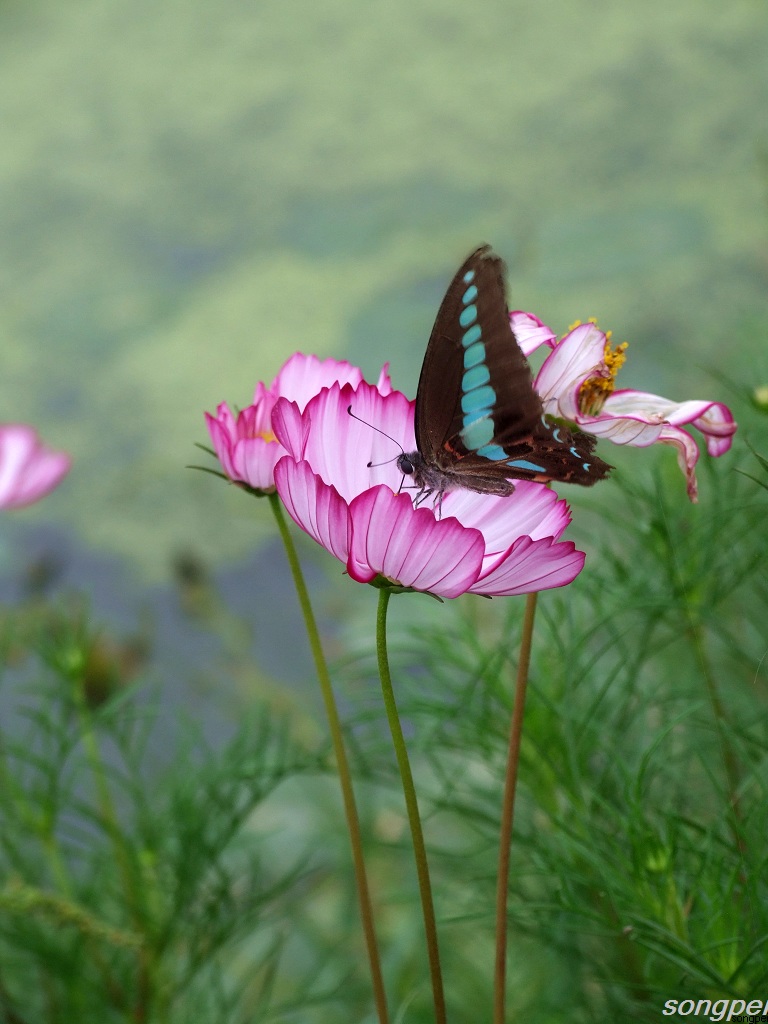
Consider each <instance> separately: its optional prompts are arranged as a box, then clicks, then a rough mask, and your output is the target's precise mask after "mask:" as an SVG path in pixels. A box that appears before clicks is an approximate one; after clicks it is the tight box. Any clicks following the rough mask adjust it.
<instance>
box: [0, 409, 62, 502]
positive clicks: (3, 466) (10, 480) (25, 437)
mask: <svg viewBox="0 0 768 1024" xmlns="http://www.w3.org/2000/svg"><path fill="white" fill-rule="evenodd" d="M70 465H71V459H70V457H69V456H68V455H66V454H65V453H64V452H55V451H52V450H51V449H50V448H46V447H45V445H44V444H43V443H42V441H41V440H40V438H39V437H38V434H37V431H36V430H34V429H33V428H32V427H27V426H25V425H24V424H23V423H8V424H5V425H4V426H0V508H20V507H21V506H22V505H31V504H32V503H33V502H35V501H39V500H40V498H44V497H45V495H46V494H48V493H49V491H52V490H53V489H54V487H58V485H59V484H60V483H61V481H62V480H63V479H64V477H65V476H66V475H67V473H68V472H69V467H70Z"/></svg>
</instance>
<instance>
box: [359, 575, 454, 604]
mask: <svg viewBox="0 0 768 1024" xmlns="http://www.w3.org/2000/svg"><path fill="white" fill-rule="evenodd" d="M368 586H369V587H375V588H376V589H377V590H388V591H389V593H390V594H426V595H427V597H433V598H434V599H435V601H439V602H440V604H445V601H444V600H443V599H442V597H440V595H439V594H433V593H432V591H431V590H417V589H416V587H405V586H403V584H402V583H398V582H397V581H396V580H391V579H390V578H389V577H388V576H382V575H381V573H377V574H376V575H375V576H374V577H373V579H372V580H368Z"/></svg>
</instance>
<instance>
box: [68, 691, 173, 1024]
mask: <svg viewBox="0 0 768 1024" xmlns="http://www.w3.org/2000/svg"><path fill="white" fill-rule="evenodd" d="M72 681H73V683H74V692H75V700H76V703H77V710H78V716H79V719H80V738H81V740H82V743H83V747H84V749H85V755H86V758H87V761H88V765H89V767H90V769H91V774H92V775H93V781H94V784H95V786H96V798H97V800H98V804H99V813H100V814H101V819H102V822H103V824H104V828H105V829H106V831H107V833H108V835H109V838H110V840H111V842H112V846H113V848H114V851H115V861H116V863H117V866H118V871H119V872H120V875H121V877H122V882H123V890H124V892H125V898H126V902H127V905H128V908H129V911H130V913H131V917H132V920H133V924H134V928H135V929H136V932H137V933H138V934H139V935H142V936H143V935H144V934H145V931H146V926H145V923H144V920H143V917H144V915H143V910H142V899H141V889H140V886H139V885H138V884H137V880H136V875H135V872H134V870H133V866H132V864H131V858H130V855H129V853H128V849H127V847H126V843H125V838H124V836H123V834H122V832H121V830H120V823H119V821H118V818H117V814H116V813H115V808H114V805H113V803H112V797H111V794H110V792H109V785H108V784H107V775H106V771H105V769H104V761H103V759H102V756H101V750H100V749H99V742H98V740H97V738H96V731H95V729H94V727H93V715H92V713H91V710H90V708H89V707H88V702H87V700H86V696H85V687H84V682H83V678H82V676H81V675H80V674H79V673H77V674H75V673H73V674H72ZM136 952H137V959H138V977H137V979H136V987H135V991H134V995H135V1002H134V1006H133V1019H134V1020H137V1021H139V1020H143V1019H144V1017H145V1014H146V1009H147V1006H148V1005H149V1004H150V1002H151V1000H152V998H153V995H154V994H155V992H156V990H157V978H156V977H155V974H156V970H155V968H156V964H155V962H154V960H153V957H152V954H151V952H150V950H149V949H148V948H147V946H146V945H145V944H144V942H142V943H140V944H139V946H138V948H137V951H136ZM97 964H98V966H99V967H100V969H101V970H102V972H103V971H104V969H105V965H104V963H103V960H102V959H101V957H99V959H98V960H97Z"/></svg>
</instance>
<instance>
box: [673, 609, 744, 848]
mask: <svg viewBox="0 0 768 1024" xmlns="http://www.w3.org/2000/svg"><path fill="white" fill-rule="evenodd" d="M685 604H686V614H687V617H688V632H689V635H690V638H691V642H692V644H693V649H694V653H695V655H696V660H697V661H698V663H699V668H700V669H701V674H702V675H703V676H704V682H705V684H706V687H707V696H708V697H709V704H710V707H711V708H712V716H713V718H714V720H715V729H716V730H717V739H718V743H719V745H720V756H721V757H722V759H723V770H724V772H725V780H726V787H727V790H728V804H729V808H728V809H729V816H730V825H731V831H732V833H733V838H734V841H735V843H736V846H737V848H738V849H739V851H740V852H741V853H742V854H743V853H744V852H745V849H746V847H745V843H744V833H743V829H742V814H741V801H740V796H739V783H740V771H739V762H738V759H737V757H736V752H735V750H734V749H733V744H732V743H731V739H730V732H729V729H730V723H729V721H728V716H727V714H726V711H725V707H724V706H723V701H722V698H721V696H720V690H719V688H718V685H717V679H716V678H715V673H714V670H713V668H712V665H711V663H710V660H709V657H708V655H707V651H706V648H705V645H704V631H703V629H702V627H701V623H700V621H699V620H698V618H697V617H696V614H695V612H694V611H693V610H692V609H691V608H690V606H689V603H688V600H687V597H686V602H685Z"/></svg>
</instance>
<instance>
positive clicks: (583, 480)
mask: <svg viewBox="0 0 768 1024" xmlns="http://www.w3.org/2000/svg"><path fill="white" fill-rule="evenodd" d="M505 277H506V267H505V265H504V262H503V261H502V260H501V259H500V258H499V257H498V256H497V255H496V254H495V253H494V252H493V250H492V249H491V247H490V246H489V245H483V246H480V248H479V249H476V250H475V251H474V252H473V253H472V254H471V255H470V256H468V257H467V259H466V260H465V261H464V263H463V265H462V266H461V267H460V268H459V270H458V271H457V273H456V275H455V277H454V278H453V280H452V281H451V283H450V285H449V286H448V291H447V292H446V294H445V298H444V299H443V301H442V304H441V306H440V309H439V310H438V313H437V318H436V320H435V325H434V327H433V328H432V334H431V335H430V339H429V344H428V345H427V351H426V355H425V356H424V362H423V364H422V367H421V375H420V377H419V387H418V391H417V392H416V447H417V450H416V451H414V452H403V453H402V455H400V456H399V457H398V459H397V465H398V468H399V469H400V471H401V473H403V474H404V475H405V476H408V477H412V478H413V482H414V484H415V486H416V489H417V490H418V493H417V495H416V498H415V501H414V504H415V505H417V506H418V505H419V504H421V503H422V502H423V501H425V500H426V499H427V498H429V497H430V495H434V496H435V497H434V503H435V506H436V507H437V508H438V510H439V509H440V508H441V506H442V500H443V495H444V494H445V493H446V492H447V491H453V490H456V489H457V488H461V487H464V488H467V489H468V490H471V491H478V492H480V493H481V494H498V495H509V494H511V493H512V492H513V491H514V489H515V486H514V484H513V483H512V480H514V479H517V480H538V481H548V480H560V481H564V482H567V483H577V484H583V485H586V486H590V485H591V484H594V483H596V482H597V481H598V480H601V479H602V478H603V477H604V476H605V475H606V474H607V473H608V471H609V470H610V469H611V467H610V466H609V465H608V464H607V463H605V462H603V461H602V460H601V459H599V458H598V457H597V456H596V455H594V454H593V449H594V447H595V440H596V439H595V438H594V437H593V436H592V435H591V434H585V433H583V432H582V431H580V430H577V429H575V428H573V427H568V426H565V425H564V424H562V423H560V422H558V421H554V420H550V419H549V418H548V417H547V416H545V414H544V410H543V407H542V404H541V399H540V398H539V396H538V395H537V393H536V391H535V390H534V387H533V377H532V375H531V369H530V367H529V366H528V361H527V359H526V358H525V356H524V355H523V353H522V351H521V349H520V346H519V345H518V344H517V341H516V339H515V335H514V333H513V331H512V327H511V325H510V322H509V310H508V308H507V297H506V288H505Z"/></svg>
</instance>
